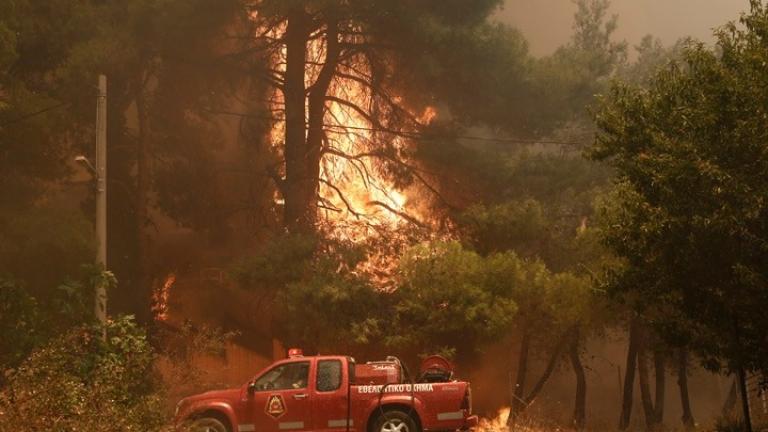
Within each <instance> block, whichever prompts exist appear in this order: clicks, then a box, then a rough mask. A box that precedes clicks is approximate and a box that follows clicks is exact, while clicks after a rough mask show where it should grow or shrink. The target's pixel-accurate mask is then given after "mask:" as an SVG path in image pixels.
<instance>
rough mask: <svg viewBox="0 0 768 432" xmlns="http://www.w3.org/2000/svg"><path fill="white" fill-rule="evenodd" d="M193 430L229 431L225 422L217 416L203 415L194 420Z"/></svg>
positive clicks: (200, 431)
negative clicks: (217, 418)
mask: <svg viewBox="0 0 768 432" xmlns="http://www.w3.org/2000/svg"><path fill="white" fill-rule="evenodd" d="M189 430H190V431H191V432H229V431H228V430H227V427H226V426H224V424H223V423H222V422H220V421H218V420H216V419H215V418H211V417H203V418H199V419H197V420H195V421H193V422H192V425H191V426H190V428H189Z"/></svg>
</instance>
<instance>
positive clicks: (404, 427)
mask: <svg viewBox="0 0 768 432" xmlns="http://www.w3.org/2000/svg"><path fill="white" fill-rule="evenodd" d="M372 432H419V429H418V427H417V426H416V422H415V421H413V417H411V416H409V415H408V414H406V413H404V412H402V411H400V410H392V411H385V412H384V413H382V414H381V415H379V418H377V419H376V422H375V423H374V425H373V431H372Z"/></svg>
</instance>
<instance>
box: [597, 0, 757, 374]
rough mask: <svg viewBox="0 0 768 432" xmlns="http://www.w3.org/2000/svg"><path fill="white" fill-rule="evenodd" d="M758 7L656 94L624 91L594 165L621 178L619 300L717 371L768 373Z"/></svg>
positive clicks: (615, 224)
mask: <svg viewBox="0 0 768 432" xmlns="http://www.w3.org/2000/svg"><path fill="white" fill-rule="evenodd" d="M751 4H752V11H751V13H750V14H747V15H745V16H744V17H742V19H741V23H742V25H743V28H740V27H737V26H736V24H729V25H727V26H725V27H724V28H722V29H721V30H719V31H718V33H717V37H718V42H717V47H716V49H715V50H710V49H708V48H706V47H705V46H704V45H703V44H695V43H692V44H689V45H688V46H687V47H686V49H685V50H684V51H683V53H682V55H681V59H680V61H679V62H676V63H673V64H671V65H669V66H667V67H666V68H664V69H662V70H661V71H660V72H659V73H658V74H656V76H655V77H654V78H653V79H652V80H651V81H650V86H649V88H648V89H641V88H637V87H634V86H631V85H627V84H617V85H615V86H614V87H613V88H612V89H611V91H610V93H608V95H606V97H605V98H604V100H603V103H602V107H601V109H600V111H599V112H598V114H597V116H596V120H597V124H598V127H599V130H600V134H599V136H598V137H597V140H596V143H595V145H594V148H593V150H592V156H593V157H594V158H596V159H602V160H607V161H608V162H609V163H610V164H611V165H612V166H614V167H615V168H616V169H617V171H618V174H619V178H620V180H621V187H620V188H619V190H618V191H617V192H616V195H615V197H616V201H615V205H614V206H613V207H612V208H610V209H609V210H607V211H606V214H607V215H608V218H607V219H608V222H607V228H606V237H605V240H606V242H607V244H608V245H610V246H611V247H612V249H613V250H614V251H615V252H616V253H617V254H618V255H619V256H620V257H622V258H623V259H624V260H625V262H626V266H625V268H624V269H623V270H622V271H620V272H618V273H617V274H616V275H615V278H614V279H613V281H612V283H611V287H612V290H613V291H614V292H615V293H616V294H617V295H621V296H625V298H626V299H627V300H628V301H629V302H631V304H634V305H635V306H636V307H638V308H639V309H640V310H651V311H653V316H654V317H655V318H654V319H655V324H656V325H657V326H658V327H660V329H661V331H660V334H662V335H665V336H667V337H668V338H670V339H671V340H672V341H674V342H677V343H681V342H684V341H690V342H691V344H692V346H693V347H694V348H696V349H697V351H698V353H699V354H700V355H701V356H702V357H703V358H704V359H705V364H706V365H707V366H709V367H711V368H719V367H722V366H726V367H729V368H733V367H737V366H744V367H747V368H748V369H757V370H763V371H765V370H766V369H768V365H766V362H765V359H766V358H768V352H766V347H767V346H768V345H766V343H765V335H766V333H768V321H766V314H765V308H766V307H767V305H768V290H766V288H765V280H766V278H767V277H768V274H766V269H768V266H766V263H767V262H768V254H767V253H766V250H767V249H766V242H765V239H766V238H767V237H768V232H767V231H766V224H765V221H766V220H768V214H767V213H766V212H767V210H766V205H765V203H766V202H768V182H767V180H766V179H768V176H766V175H765V173H766V170H768V168H767V167H768V159H766V154H768V152H766V142H768V135H766V129H765V127H764V124H765V118H766V107H765V100H766V99H767V98H768V94H766V91H765V89H767V88H768V76H767V75H766V74H765V66H764V65H765V63H766V62H767V61H768V49H766V42H765V38H764V35H765V32H766V29H767V28H768V10H766V8H765V6H763V5H762V4H761V3H760V2H757V1H753V2H752V3H751Z"/></svg>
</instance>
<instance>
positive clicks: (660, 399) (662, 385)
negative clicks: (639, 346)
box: [653, 349, 667, 426]
mask: <svg viewBox="0 0 768 432" xmlns="http://www.w3.org/2000/svg"><path fill="white" fill-rule="evenodd" d="M653 365H654V371H655V372H656V388H655V392H656V397H655V398H654V399H655V400H654V403H653V406H654V421H655V423H656V425H657V426H660V425H661V424H662V423H664V402H665V395H666V385H667V379H666V377H667V368H666V356H665V355H664V352H662V351H661V350H658V349H657V350H655V351H654V352H653Z"/></svg>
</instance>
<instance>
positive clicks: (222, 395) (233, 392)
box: [183, 388, 240, 403]
mask: <svg viewBox="0 0 768 432" xmlns="http://www.w3.org/2000/svg"><path fill="white" fill-rule="evenodd" d="M238 398H240V389H239V388H234V389H226V390H212V391H208V392H205V393H199V394H196V395H192V396H188V397H186V398H184V399H183V401H184V402H186V403H190V402H199V401H204V400H208V399H224V400H230V401H232V400H237V399H238Z"/></svg>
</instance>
